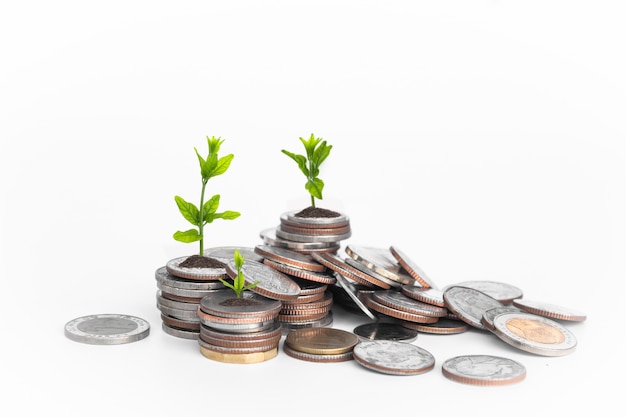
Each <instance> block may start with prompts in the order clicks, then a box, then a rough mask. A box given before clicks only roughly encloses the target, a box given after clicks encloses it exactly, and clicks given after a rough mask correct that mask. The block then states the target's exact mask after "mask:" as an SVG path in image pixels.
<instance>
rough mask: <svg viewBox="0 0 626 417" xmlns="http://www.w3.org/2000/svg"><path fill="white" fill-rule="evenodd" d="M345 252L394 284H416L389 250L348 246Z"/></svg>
mask: <svg viewBox="0 0 626 417" xmlns="http://www.w3.org/2000/svg"><path fill="white" fill-rule="evenodd" d="M345 252H346V253H347V254H348V256H350V257H351V258H352V259H353V260H355V261H357V262H359V263H361V264H363V265H364V266H366V267H367V268H369V269H371V270H372V271H374V272H376V273H377V274H379V275H382V276H384V277H386V278H388V279H390V280H392V281H394V282H397V283H400V284H415V278H413V277H412V276H410V275H408V274H406V273H405V272H404V270H403V269H402V265H400V263H398V261H397V260H396V258H395V257H394V256H393V255H392V254H391V251H390V250H389V249H385V248H375V247H369V246H358V245H348V246H346V248H345Z"/></svg>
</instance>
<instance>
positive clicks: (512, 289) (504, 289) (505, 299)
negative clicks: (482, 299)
mask: <svg viewBox="0 0 626 417" xmlns="http://www.w3.org/2000/svg"><path fill="white" fill-rule="evenodd" d="M454 286H457V287H466V288H473V289H475V290H478V291H481V292H484V293H485V294H487V295H489V296H491V297H492V298H495V299H496V300H498V301H500V302H501V303H502V304H510V303H512V302H513V300H515V299H517V298H521V297H522V296H523V292H522V290H521V289H519V288H517V287H516V286H514V285H511V284H507V283H506V282H498V281H480V280H478V281H464V282H459V283H457V284H454ZM447 288H449V286H448V287H446V288H444V291H445V290H446V289H447Z"/></svg>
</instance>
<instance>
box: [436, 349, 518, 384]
mask: <svg viewBox="0 0 626 417" xmlns="http://www.w3.org/2000/svg"><path fill="white" fill-rule="evenodd" d="M441 371H442V372H443V374H444V376H446V377H447V378H448V379H451V380H453V381H456V382H460V383H463V384H470V385H482V386H496V385H508V384H513V383H516V382H520V381H522V380H523V379H524V378H526V368H525V367H524V365H522V364H521V363H519V362H517V361H514V360H512V359H508V358H501V357H499V356H492V355H464V356H457V357H454V358H450V359H447V360H446V361H445V362H444V363H443V365H442V366H441Z"/></svg>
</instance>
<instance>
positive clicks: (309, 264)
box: [254, 245, 326, 272]
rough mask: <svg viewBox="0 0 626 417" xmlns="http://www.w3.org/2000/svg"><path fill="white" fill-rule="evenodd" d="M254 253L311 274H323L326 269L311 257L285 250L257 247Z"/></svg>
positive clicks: (269, 246) (266, 246)
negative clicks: (311, 272)
mask: <svg viewBox="0 0 626 417" xmlns="http://www.w3.org/2000/svg"><path fill="white" fill-rule="evenodd" d="M254 251H255V252H256V253H257V254H258V255H260V256H262V257H263V259H267V258H269V259H271V260H273V261H275V262H280V263H283V264H286V265H289V266H291V267H295V268H300V269H305V270H307V271H313V272H324V271H326V267H325V266H324V265H322V264H320V263H319V262H317V261H316V260H315V259H313V257H312V256H311V255H307V254H304V253H299V252H296V251H293V250H289V249H286V248H279V247H275V246H271V245H257V246H255V248H254Z"/></svg>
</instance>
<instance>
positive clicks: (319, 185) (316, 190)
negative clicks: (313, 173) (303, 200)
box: [304, 178, 324, 200]
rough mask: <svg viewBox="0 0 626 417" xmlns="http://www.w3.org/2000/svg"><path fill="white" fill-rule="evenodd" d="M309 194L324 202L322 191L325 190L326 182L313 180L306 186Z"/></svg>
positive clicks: (317, 179)
mask: <svg viewBox="0 0 626 417" xmlns="http://www.w3.org/2000/svg"><path fill="white" fill-rule="evenodd" d="M304 187H305V188H306V189H307V191H308V192H309V194H311V195H312V196H313V197H315V198H317V199H319V200H322V190H323V189H324V181H322V180H321V179H319V178H313V179H310V180H308V181H307V182H306V184H305V186H304Z"/></svg>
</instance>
